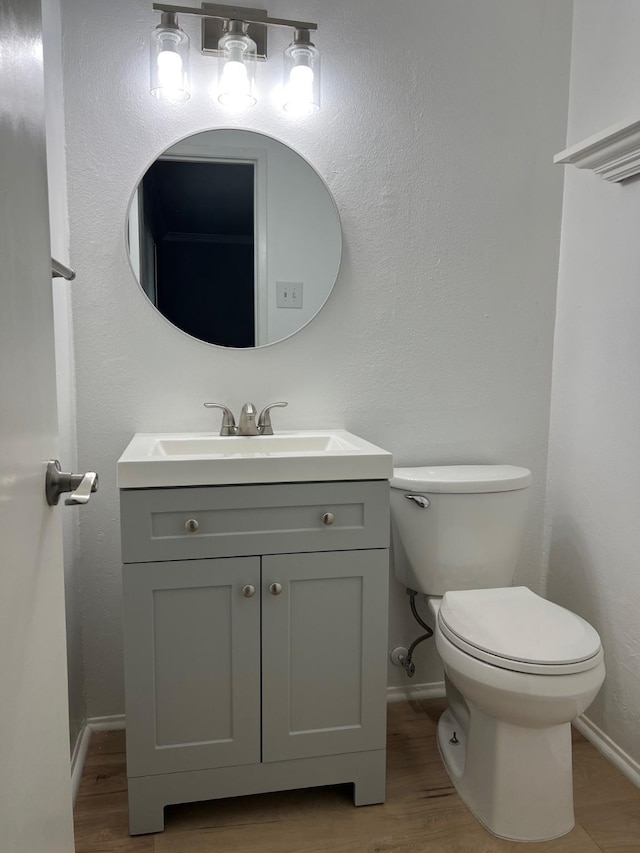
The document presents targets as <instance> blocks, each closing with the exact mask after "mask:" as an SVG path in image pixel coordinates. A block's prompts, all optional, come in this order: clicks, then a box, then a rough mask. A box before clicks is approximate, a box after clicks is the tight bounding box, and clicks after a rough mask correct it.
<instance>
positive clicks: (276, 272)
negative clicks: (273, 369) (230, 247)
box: [165, 130, 342, 345]
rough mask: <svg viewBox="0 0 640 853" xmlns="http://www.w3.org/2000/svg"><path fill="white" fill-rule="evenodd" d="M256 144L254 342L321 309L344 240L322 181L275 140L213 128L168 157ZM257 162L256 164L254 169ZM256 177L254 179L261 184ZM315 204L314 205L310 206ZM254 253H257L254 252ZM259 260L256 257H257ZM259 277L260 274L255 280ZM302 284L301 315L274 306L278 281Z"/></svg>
mask: <svg viewBox="0 0 640 853" xmlns="http://www.w3.org/2000/svg"><path fill="white" fill-rule="evenodd" d="M258 142H259V145H260V149H262V150H263V151H264V155H265V156H264V161H265V163H266V206H265V211H264V215H265V218H266V240H265V243H266V245H268V246H269V252H268V256H267V258H266V288H264V290H265V291H266V293H262V294H259V296H258V300H259V301H262V302H263V305H264V318H263V322H262V323H261V326H262V328H261V329H258V340H257V344H258V345H260V344H263V343H272V342H274V341H279V340H282V338H287V337H289V335H292V334H293V333H294V332H297V331H298V329H300V327H301V326H304V325H305V324H306V323H308V322H309V320H311V318H312V317H314V316H315V314H316V313H317V312H318V311H319V310H320V308H322V306H323V304H324V302H325V300H326V298H327V291H328V289H329V288H328V283H333V282H334V281H335V279H336V276H337V274H338V268H339V265H340V255H341V241H342V236H341V232H340V221H339V218H338V216H337V215H336V207H335V204H334V201H333V198H332V197H331V194H330V192H329V191H328V189H327V187H326V186H325V184H324V181H323V180H322V179H321V178H320V176H319V175H318V174H317V173H316V172H315V170H314V169H313V168H312V167H311V166H310V165H309V164H308V163H307V162H306V160H304V159H303V158H302V157H300V156H297V155H296V154H295V152H293V151H292V150H291V149H290V148H288V147H287V146H286V145H284V144H283V143H281V142H278V141H277V140H275V139H271V138H270V137H268V136H263V135H260V134H253V133H251V132H247V131H242V130H213V131H205V132H204V133H199V134H197V135H196V136H191V137H189V138H188V139H185V140H183V141H182V142H178V143H177V144H176V145H174V146H172V147H171V148H170V149H168V151H167V152H165V153H166V154H174V155H181V154H186V155H189V154H191V155H192V154H194V151H195V149H196V148H197V151H198V153H199V154H200V155H201V156H202V155H203V153H205V152H210V156H220V152H225V151H226V152H230V151H234V152H242V151H243V150H247V149H249V148H250V146H251V145H253V146H254V147H255V146H256V144H257V143H258ZM259 170H260V164H259V165H258V171H259ZM259 179H260V178H258V180H259ZM311 200H313V204H311ZM257 252H258V255H259V253H260V249H259V248H258V249H257ZM257 260H258V262H259V257H258V258H257ZM258 278H259V276H258ZM278 281H289V282H290V281H294V282H295V281H298V282H300V281H304V300H303V307H302V309H301V310H300V311H283V310H282V309H278V307H277V293H276V282H278Z"/></svg>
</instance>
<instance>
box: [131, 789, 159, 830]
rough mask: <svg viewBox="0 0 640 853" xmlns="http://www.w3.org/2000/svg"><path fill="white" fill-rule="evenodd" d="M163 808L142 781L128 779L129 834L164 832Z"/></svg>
mask: <svg viewBox="0 0 640 853" xmlns="http://www.w3.org/2000/svg"><path fill="white" fill-rule="evenodd" d="M164 806H165V804H164V803H163V802H160V801H159V800H158V798H157V796H155V795H154V793H153V792H152V791H151V790H149V787H148V786H146V785H145V784H144V780H142V779H139V780H138V779H129V834H130V835H144V834H146V833H148V832H162V831H163V830H164Z"/></svg>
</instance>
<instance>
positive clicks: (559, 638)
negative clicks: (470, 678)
mask: <svg viewBox="0 0 640 853" xmlns="http://www.w3.org/2000/svg"><path fill="white" fill-rule="evenodd" d="M438 626H439V628H440V630H441V631H442V634H443V635H444V636H445V637H446V638H447V639H448V640H449V641H450V642H451V643H453V644H454V645H455V646H457V648H459V649H460V650H461V651H464V652H466V653H467V654H469V655H471V656H472V657H474V658H476V659H477V660H481V661H483V662H485V663H489V664H492V665H493V666H498V667H501V668H502V669H509V670H512V671H514V672H522V673H532V674H536V675H567V674H571V673H577V672H584V671H586V670H589V669H592V668H594V667H595V666H597V665H598V664H599V663H600V661H601V660H602V657H603V653H602V647H601V644H600V637H599V635H598V633H597V631H596V630H595V629H594V628H593V627H592V626H591V625H589V623H588V622H586V621H585V620H584V619H582V618H581V617H580V616H577V615H576V614H575V613H571V611H569V610H566V609H565V608H564V607H560V606H559V605H557V604H553V603H552V602H550V601H547V600H546V599H544V598H541V597H540V596H538V595H536V594H535V593H533V592H531V590H530V589H527V587H506V588H498V589H477V590H456V591H454V592H447V593H446V594H445V595H444V598H443V599H442V604H441V606H440V609H439V612H438Z"/></svg>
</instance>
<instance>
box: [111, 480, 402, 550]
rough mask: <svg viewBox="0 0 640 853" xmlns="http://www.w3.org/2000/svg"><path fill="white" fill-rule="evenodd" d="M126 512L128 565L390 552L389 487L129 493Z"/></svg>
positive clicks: (375, 483)
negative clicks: (363, 550)
mask: <svg viewBox="0 0 640 853" xmlns="http://www.w3.org/2000/svg"><path fill="white" fill-rule="evenodd" d="M120 510H121V526H122V559H123V562H125V563H133V562H146V561H162V560H189V559H199V558H203V557H233V556H242V555H252V554H276V553H277V554H286V553H296V552H304V551H336V550H338V551H339V550H348V549H361V548H387V547H388V546H389V484H388V482H387V481H386V480H367V481H353V482H352V481H348V482H324V483H278V484H268V485H248V486H209V487H206V488H175V489H125V490H122V491H121V492H120ZM331 517H333V519H331ZM331 520H332V523H327V521H331Z"/></svg>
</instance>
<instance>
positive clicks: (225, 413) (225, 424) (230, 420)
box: [203, 403, 238, 435]
mask: <svg viewBox="0 0 640 853" xmlns="http://www.w3.org/2000/svg"><path fill="white" fill-rule="evenodd" d="M203 405H204V407H205V409H222V425H221V427H220V435H237V433H238V427H237V426H236V421H235V418H234V417H233V412H232V411H231V409H228V408H227V407H226V406H223V405H222V404H221V403H204V404H203Z"/></svg>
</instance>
